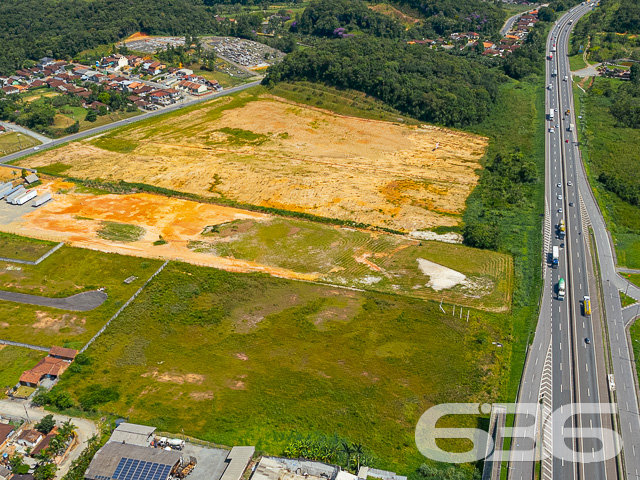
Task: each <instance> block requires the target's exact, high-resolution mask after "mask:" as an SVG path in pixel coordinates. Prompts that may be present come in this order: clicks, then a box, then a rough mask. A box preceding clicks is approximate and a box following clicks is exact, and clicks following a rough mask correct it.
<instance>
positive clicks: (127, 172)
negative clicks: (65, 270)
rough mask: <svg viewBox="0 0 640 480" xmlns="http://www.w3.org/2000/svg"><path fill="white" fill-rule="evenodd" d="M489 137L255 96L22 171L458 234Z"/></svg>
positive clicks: (130, 130) (139, 127) (143, 126)
mask: <svg viewBox="0 0 640 480" xmlns="http://www.w3.org/2000/svg"><path fill="white" fill-rule="evenodd" d="M486 147H487V139H486V138H484V137H480V136H476V135H472V134H467V133H464V132H457V131H453V130H447V129H443V128H438V127H433V126H427V125H424V126H420V127H414V126H406V125H400V124H395V123H391V122H383V121H375V120H367V119H362V118H356V117H347V116H341V115H336V114H333V113H331V112H328V111H325V110H320V109H317V108H311V107H307V106H302V105H298V104H293V103H291V102H288V101H286V100H284V99H281V98H278V97H273V96H270V95H266V94H260V95H252V94H248V93H243V94H240V95H238V96H235V97H226V98H224V99H218V100H215V101H212V102H210V103H207V104H205V105H204V106H198V107H197V108H192V109H185V110H183V111H179V112H176V113H174V114H170V115H169V116H163V117H160V118H158V119H154V120H150V121H143V122H140V123H139V124H136V125H131V126H129V127H124V128H122V129H118V130H116V131H115V132H113V133H109V134H107V135H104V136H101V137H99V138H95V139H89V140H86V141H81V142H75V143H71V144H70V145H68V146H65V147H62V148H60V149H56V150H53V151H50V152H44V153H43V154H42V155H39V156H35V157H30V158H29V159H25V160H23V161H22V164H23V165H27V164H28V165H29V166H31V167H34V168H39V167H43V166H46V165H50V164H62V165H64V166H68V168H67V169H66V170H64V175H69V176H72V177H78V178H100V179H103V180H125V181H127V182H138V183H145V184H149V185H155V186H159V187H164V188H169V189H173V190H178V191H183V192H188V193H194V194H198V195H201V196H209V197H225V198H228V199H232V200H235V201H238V202H242V203H247V204H254V205H260V206H269V207H274V208H280V209H285V210H290V211H298V212H306V213H310V214H314V215H319V216H323V217H328V218H337V219H344V220H353V221H356V222H361V223H365V224H370V225H376V226H381V227H387V228H392V229H396V230H401V231H413V230H424V229H429V228H433V227H437V226H455V225H458V224H459V223H460V221H461V214H462V212H463V210H464V208H465V201H466V199H467V197H468V195H469V194H470V193H471V191H472V190H473V188H474V187H475V185H476V183H477V181H478V175H477V174H476V170H477V169H479V168H480V164H479V160H480V158H481V157H482V155H483V154H484V152H485V149H486Z"/></svg>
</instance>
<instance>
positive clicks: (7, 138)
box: [0, 132, 42, 155]
mask: <svg viewBox="0 0 640 480" xmlns="http://www.w3.org/2000/svg"><path fill="white" fill-rule="evenodd" d="M18 135H20V136H19V137H18ZM41 143H42V142H41V141H40V140H36V139H35V138H33V137H30V136H29V135H25V134H24V133H16V132H9V133H0V153H2V154H3V155H8V154H10V153H13V152H18V151H20V150H24V149H25V148H31V147H34V146H36V145H40V144H41Z"/></svg>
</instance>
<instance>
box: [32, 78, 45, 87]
mask: <svg viewBox="0 0 640 480" xmlns="http://www.w3.org/2000/svg"><path fill="white" fill-rule="evenodd" d="M46 86H47V82H45V81H44V80H40V79H36V80H33V81H32V82H31V83H30V84H29V87H30V88H38V87H46Z"/></svg>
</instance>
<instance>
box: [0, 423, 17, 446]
mask: <svg viewBox="0 0 640 480" xmlns="http://www.w3.org/2000/svg"><path fill="white" fill-rule="evenodd" d="M15 430H16V428H15V427H14V426H13V425H9V424H8V423H0V450H2V449H3V448H4V446H5V445H6V444H7V442H8V441H9V438H11V435H12V434H13V432H15Z"/></svg>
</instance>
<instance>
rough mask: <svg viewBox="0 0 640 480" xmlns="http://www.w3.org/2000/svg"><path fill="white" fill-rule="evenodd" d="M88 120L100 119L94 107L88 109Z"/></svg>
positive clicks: (86, 118)
mask: <svg viewBox="0 0 640 480" xmlns="http://www.w3.org/2000/svg"><path fill="white" fill-rule="evenodd" d="M84 119H85V120H86V121H87V122H95V121H96V120H97V119H98V114H97V113H96V111H95V110H94V109H92V108H89V109H87V116H86V117H84Z"/></svg>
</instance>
